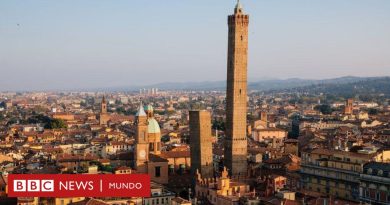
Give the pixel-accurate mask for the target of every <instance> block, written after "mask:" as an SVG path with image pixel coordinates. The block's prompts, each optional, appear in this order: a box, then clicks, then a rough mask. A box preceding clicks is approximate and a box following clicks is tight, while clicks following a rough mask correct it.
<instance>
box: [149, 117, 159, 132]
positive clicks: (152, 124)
mask: <svg viewBox="0 0 390 205" xmlns="http://www.w3.org/2000/svg"><path fill="white" fill-rule="evenodd" d="M148 133H160V125H159V124H158V122H157V121H156V120H155V119H153V118H151V119H148Z"/></svg>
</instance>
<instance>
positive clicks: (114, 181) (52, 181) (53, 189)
mask: <svg viewBox="0 0 390 205" xmlns="http://www.w3.org/2000/svg"><path fill="white" fill-rule="evenodd" d="M8 196H9V197H81V196H84V197H150V176H149V175H147V174H118V175H115V174H107V175H105V174H10V175H8Z"/></svg>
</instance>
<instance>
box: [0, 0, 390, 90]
mask: <svg viewBox="0 0 390 205" xmlns="http://www.w3.org/2000/svg"><path fill="white" fill-rule="evenodd" d="M242 4H243V6H244V10H245V11H246V12H247V13H249V15H250V28H249V30H250V34H249V35H250V36H249V44H250V45H249V68H248V69H249V70H248V72H249V78H250V79H261V78H265V77H266V78H270V77H271V78H293V77H301V78H331V77H338V76H345V75H356V76H381V75H390V12H389V11H390V1H389V0H326V1H324V0H242ZM234 5H235V1H234V0H138V1H135V0H123V1H119V0H115V1H114V0H112V1H111V0H110V1H109V0H105V1H103V0H82V1H76V0H62V1H60V0H55V1H53V0H46V1H42V0H0V73H1V74H0V76H1V79H0V90H21V89H35V90H36V89H74V88H97V87H99V88H101V87H111V86H125V85H142V84H153V83H159V82H168V81H170V82H185V81H214V80H225V78H226V49H227V23H226V20H227V17H226V16H227V15H228V14H230V13H232V12H233V7H234Z"/></svg>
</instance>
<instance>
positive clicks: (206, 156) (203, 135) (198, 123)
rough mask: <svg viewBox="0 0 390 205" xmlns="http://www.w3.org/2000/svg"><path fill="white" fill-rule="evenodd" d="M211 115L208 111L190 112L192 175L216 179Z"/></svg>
mask: <svg viewBox="0 0 390 205" xmlns="http://www.w3.org/2000/svg"><path fill="white" fill-rule="evenodd" d="M211 141H212V139H211V115H210V112H208V111H207V110H200V111H198V110H197V111H190V145H191V174H192V176H195V174H196V172H197V171H199V173H200V174H201V175H202V177H205V178H212V177H214V168H213V146H212V143H211Z"/></svg>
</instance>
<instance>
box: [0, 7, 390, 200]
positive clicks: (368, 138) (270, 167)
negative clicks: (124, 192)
mask: <svg viewBox="0 0 390 205" xmlns="http://www.w3.org/2000/svg"><path fill="white" fill-rule="evenodd" d="M248 24H249V15H248V14H246V13H245V12H244V9H243V6H242V5H241V2H240V1H237V3H236V5H235V7H234V13H233V14H232V15H229V16H228V29H227V30H228V45H227V48H228V51H227V76H226V89H225V87H223V88H221V87H219V86H216V87H212V88H205V87H202V89H198V88H195V87H194V88H191V89H183V88H181V87H178V88H175V89H165V88H160V87H158V86H156V85H153V88H151V87H152V86H145V88H141V89H139V88H137V89H132V90H125V91H104V92H103V91H89V92H87V91H61V92H54V91H53V92H49V91H46V92H43V91H42V92H40V91H34V92H33V91H31V92H12V91H9V92H0V205H7V204H10V205H95V204H96V205H160V204H164V205H179V204H181V205H189V204H205V205H209V204H213V205H262V204H266V205H318V204H321V205H357V204H378V205H384V204H390V90H389V87H390V78H389V77H375V78H364V83H362V82H363V81H362V79H361V78H356V79H355V78H352V77H345V78H341V79H328V80H326V81H323V80H320V81H319V82H316V81H312V82H310V84H306V85H301V84H299V83H295V82H296V81H293V82H294V83H293V84H294V85H291V83H290V81H289V80H287V81H288V83H287V84H288V86H285V87H279V88H275V87H273V88H272V89H258V87H256V85H250V84H248V82H247V81H248V72H247V68H248V34H249V33H250V32H249V27H248V26H249V25H248ZM251 25H252V24H251ZM253 26H258V25H256V24H253ZM249 77H253V76H249ZM344 81H345V82H344ZM278 82H279V81H278ZM268 83H271V84H273V83H274V81H269V82H268ZM301 83H303V82H301ZM295 84H297V85H295ZM303 84H304V83H303ZM387 85H388V86H387ZM10 174H28V175H29V176H30V175H31V176H32V175H33V174H58V175H61V174H73V175H76V174H77V175H88V174H98V175H110V176H116V177H119V176H127V175H128V174H147V175H149V176H150V179H151V186H150V193H151V194H150V196H148V197H86V196H77V197H63V198H53V197H9V196H8V193H9V189H10V188H11V186H10V182H9V181H10V180H9V175H10Z"/></svg>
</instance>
